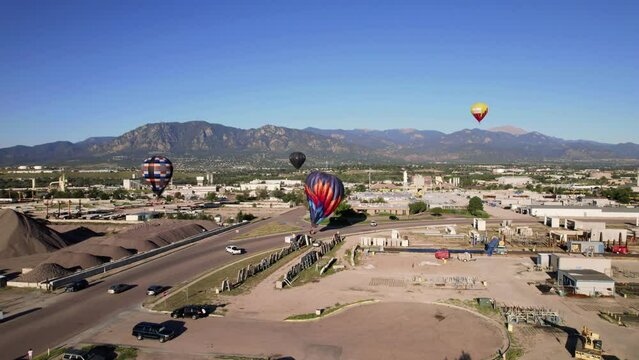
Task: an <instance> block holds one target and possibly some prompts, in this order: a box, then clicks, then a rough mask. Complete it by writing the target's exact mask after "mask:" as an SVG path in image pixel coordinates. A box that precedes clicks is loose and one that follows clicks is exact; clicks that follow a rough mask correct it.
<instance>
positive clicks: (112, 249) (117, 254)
mask: <svg viewBox="0 0 639 360" xmlns="http://www.w3.org/2000/svg"><path fill="white" fill-rule="evenodd" d="M68 250H70V251H73V252H75V253H78V252H83V253H87V254H91V255H95V256H99V257H108V258H110V259H111V260H119V259H122V258H124V257H127V256H131V255H133V254H134V253H135V252H134V251H131V250H127V249H125V248H123V247H122V246H115V245H104V244H79V245H78V246H74V247H71V248H68V249H65V251H68Z"/></svg>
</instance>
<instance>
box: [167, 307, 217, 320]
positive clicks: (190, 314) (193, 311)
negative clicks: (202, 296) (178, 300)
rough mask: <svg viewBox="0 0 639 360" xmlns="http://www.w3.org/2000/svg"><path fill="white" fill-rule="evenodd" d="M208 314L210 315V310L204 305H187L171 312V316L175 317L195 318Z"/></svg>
mask: <svg viewBox="0 0 639 360" xmlns="http://www.w3.org/2000/svg"><path fill="white" fill-rule="evenodd" d="M207 316H209V311H208V310H207V308H206V307H205V306H202V305H186V306H182V307H181V308H177V309H175V310H173V312H171V317H172V318H174V319H177V318H191V319H194V320H195V319H199V318H203V317H207Z"/></svg>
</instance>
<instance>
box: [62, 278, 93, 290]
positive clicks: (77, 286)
mask: <svg viewBox="0 0 639 360" xmlns="http://www.w3.org/2000/svg"><path fill="white" fill-rule="evenodd" d="M88 286H89V282H88V281H86V280H84V279H82V280H78V281H75V282H72V283H71V284H69V285H67V286H66V287H65V288H64V291H65V292H76V291H80V290H82V289H84V288H86V287H88Z"/></svg>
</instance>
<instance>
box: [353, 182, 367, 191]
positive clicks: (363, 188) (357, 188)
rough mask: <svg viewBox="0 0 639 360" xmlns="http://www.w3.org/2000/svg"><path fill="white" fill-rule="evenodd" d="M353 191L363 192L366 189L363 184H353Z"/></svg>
mask: <svg viewBox="0 0 639 360" xmlns="http://www.w3.org/2000/svg"><path fill="white" fill-rule="evenodd" d="M353 191H354V192H364V191H366V185H363V184H357V185H355V187H354V188H353Z"/></svg>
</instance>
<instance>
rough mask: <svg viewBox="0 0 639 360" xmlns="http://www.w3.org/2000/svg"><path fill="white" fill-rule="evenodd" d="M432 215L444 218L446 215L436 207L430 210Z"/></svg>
mask: <svg viewBox="0 0 639 360" xmlns="http://www.w3.org/2000/svg"><path fill="white" fill-rule="evenodd" d="M430 213H431V214H432V215H433V216H442V214H443V213H444V210H443V209H442V208H440V207H436V208H432V209H430Z"/></svg>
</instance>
